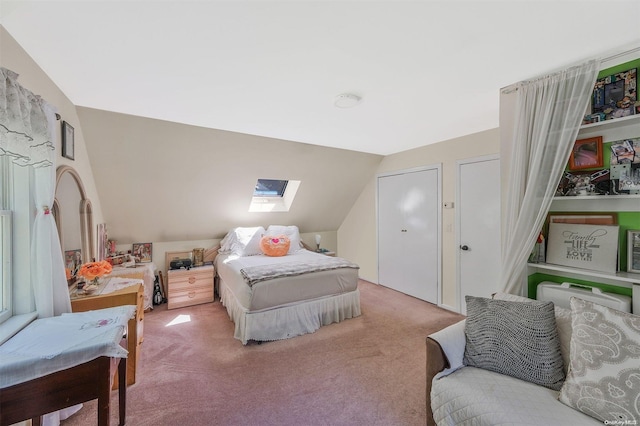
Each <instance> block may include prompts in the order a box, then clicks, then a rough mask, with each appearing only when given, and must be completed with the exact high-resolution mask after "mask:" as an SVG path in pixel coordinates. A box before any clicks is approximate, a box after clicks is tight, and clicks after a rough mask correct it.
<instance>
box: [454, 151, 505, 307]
mask: <svg viewBox="0 0 640 426" xmlns="http://www.w3.org/2000/svg"><path fill="white" fill-rule="evenodd" d="M457 182H458V183H457V185H458V188H457V194H458V197H457V206H456V219H457V220H456V222H457V226H456V228H457V229H458V233H457V237H458V238H457V243H458V256H457V258H458V262H457V265H458V266H457V269H458V270H457V277H458V295H459V308H460V312H461V313H463V314H466V304H465V300H464V297H465V295H470V296H478V297H491V294H492V293H495V292H496V291H498V286H499V284H500V282H499V279H500V160H499V158H498V157H497V156H490V157H480V158H477V159H471V160H465V161H460V162H458V180H457Z"/></svg>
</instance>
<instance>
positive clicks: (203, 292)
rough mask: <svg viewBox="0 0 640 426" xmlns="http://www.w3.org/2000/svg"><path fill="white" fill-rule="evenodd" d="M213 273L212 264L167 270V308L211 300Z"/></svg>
mask: <svg viewBox="0 0 640 426" xmlns="http://www.w3.org/2000/svg"><path fill="white" fill-rule="evenodd" d="M213 275H214V268H213V265H205V266H198V267H194V268H191V269H173V270H172V269H170V270H169V271H167V281H168V284H167V285H168V287H169V288H168V290H167V293H168V296H167V299H168V305H167V308H168V309H174V308H182V307H184V306H191V305H197V304H200V303H209V302H213Z"/></svg>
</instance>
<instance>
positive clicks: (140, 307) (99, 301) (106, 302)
mask: <svg viewBox="0 0 640 426" xmlns="http://www.w3.org/2000/svg"><path fill="white" fill-rule="evenodd" d="M141 282H142V281H141ZM121 305H135V306H137V309H136V315H135V318H132V319H131V320H129V324H128V331H127V336H128V338H127V350H128V351H129V362H127V385H132V384H134V383H135V382H136V368H137V365H138V359H139V357H140V345H141V344H142V340H143V330H144V295H143V285H142V284H135V285H132V286H130V287H126V288H123V289H122V290H117V291H114V292H113V293H107V294H99V295H96V296H92V295H88V296H75V297H74V296H72V297H71V309H72V310H73V312H86V311H93V310H96V309H104V308H111V307H114V306H121ZM116 386H117V383H114V386H113V387H114V389H115V388H116Z"/></svg>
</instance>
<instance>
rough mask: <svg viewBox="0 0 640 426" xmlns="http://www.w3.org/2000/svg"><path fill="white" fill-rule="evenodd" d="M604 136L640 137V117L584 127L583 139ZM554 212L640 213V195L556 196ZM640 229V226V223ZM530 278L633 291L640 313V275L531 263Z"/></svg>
mask: <svg viewBox="0 0 640 426" xmlns="http://www.w3.org/2000/svg"><path fill="white" fill-rule="evenodd" d="M594 136H602V137H603V139H604V142H613V141H617V140H622V139H630V138H637V137H640V115H632V116H629V117H623V118H618V119H614V120H606V121H602V122H599V123H592V124H586V125H584V126H582V127H581V128H580V132H579V133H578V138H579V139H584V138H589V137H594ZM551 211H554V212H640V194H628V195H591V196H567V197H555V198H554V200H553V203H552V204H551ZM638 228H640V223H639V224H638ZM528 272H529V275H532V274H535V273H541V274H548V275H558V276H562V277H566V278H567V279H568V280H570V279H572V278H573V279H580V280H585V281H592V282H597V283H602V284H608V285H614V286H618V287H625V288H631V289H632V293H633V300H634V312H636V311H640V274H636V273H631V272H616V273H606V272H598V271H591V270H588V269H580V268H571V267H568V266H560V265H553V264H548V263H529V264H528Z"/></svg>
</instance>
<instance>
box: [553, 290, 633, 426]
mask: <svg viewBox="0 0 640 426" xmlns="http://www.w3.org/2000/svg"><path fill="white" fill-rule="evenodd" d="M571 311H572V316H573V335H572V338H571V361H570V368H569V374H568V375H567V380H566V381H565V384H564V386H563V387H562V390H561V391H560V401H561V402H563V403H564V404H567V405H568V406H570V407H573V408H575V409H577V410H580V411H582V412H583V413H585V414H588V415H590V416H592V417H594V418H596V419H599V420H600V421H602V422H604V423H605V424H614V423H613V421H615V422H619V423H618V424H640V396H639V395H640V316H638V315H632V314H629V313H626V312H621V311H618V310H615V309H611V308H607V307H605V306H602V305H598V304H596V303H593V302H588V301H586V300H582V299H578V298H576V297H572V298H571Z"/></svg>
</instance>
